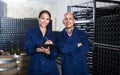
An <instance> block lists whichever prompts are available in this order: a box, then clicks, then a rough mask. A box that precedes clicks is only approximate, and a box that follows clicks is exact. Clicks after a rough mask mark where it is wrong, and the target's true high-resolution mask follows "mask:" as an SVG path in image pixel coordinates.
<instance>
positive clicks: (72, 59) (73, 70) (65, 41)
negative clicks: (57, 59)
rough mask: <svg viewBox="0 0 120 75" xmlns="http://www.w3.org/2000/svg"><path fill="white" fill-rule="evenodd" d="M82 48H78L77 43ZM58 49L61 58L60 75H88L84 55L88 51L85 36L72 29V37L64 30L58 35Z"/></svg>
mask: <svg viewBox="0 0 120 75" xmlns="http://www.w3.org/2000/svg"><path fill="white" fill-rule="evenodd" d="M80 42H81V43H82V46H80V47H78V43H80ZM57 43H58V45H59V46H58V47H59V50H60V52H61V57H62V61H61V62H62V75H89V72H88V66H87V62H86V54H87V53H88V51H89V50H90V47H89V42H88V39H87V36H86V34H85V33H84V32H83V31H81V30H78V29H77V28H74V29H73V31H72V36H70V37H69V36H68V34H67V32H66V30H65V29H64V30H63V31H62V32H60V33H59V35H58V42H57Z"/></svg>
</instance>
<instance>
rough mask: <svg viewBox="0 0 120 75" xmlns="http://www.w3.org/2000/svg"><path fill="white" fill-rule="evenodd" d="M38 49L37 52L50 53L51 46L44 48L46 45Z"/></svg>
mask: <svg viewBox="0 0 120 75" xmlns="http://www.w3.org/2000/svg"><path fill="white" fill-rule="evenodd" d="M36 51H37V52H42V53H45V54H48V55H49V54H50V47H48V48H44V47H40V48H36Z"/></svg>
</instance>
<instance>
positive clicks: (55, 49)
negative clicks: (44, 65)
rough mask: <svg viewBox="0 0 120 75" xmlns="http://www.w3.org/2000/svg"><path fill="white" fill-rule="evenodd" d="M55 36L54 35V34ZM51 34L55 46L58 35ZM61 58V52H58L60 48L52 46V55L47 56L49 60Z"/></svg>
mask: <svg viewBox="0 0 120 75" xmlns="http://www.w3.org/2000/svg"><path fill="white" fill-rule="evenodd" d="M52 34H54V33H52ZM52 34H51V40H52V41H53V43H54V44H56V35H52ZM58 56H59V51H58V47H57V46H56V45H55V46H51V47H50V55H47V57H48V58H49V59H56V58H57V57H58Z"/></svg>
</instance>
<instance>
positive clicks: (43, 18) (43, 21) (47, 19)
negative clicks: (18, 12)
mask: <svg viewBox="0 0 120 75" xmlns="http://www.w3.org/2000/svg"><path fill="white" fill-rule="evenodd" d="M38 20H39V25H40V26H41V27H43V28H46V26H47V25H48V23H49V22H50V16H49V15H48V14H47V13H43V14H42V15H41V16H40V18H38Z"/></svg>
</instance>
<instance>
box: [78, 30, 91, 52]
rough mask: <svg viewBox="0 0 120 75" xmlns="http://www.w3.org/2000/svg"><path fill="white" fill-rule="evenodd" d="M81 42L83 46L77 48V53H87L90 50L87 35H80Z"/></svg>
mask: <svg viewBox="0 0 120 75" xmlns="http://www.w3.org/2000/svg"><path fill="white" fill-rule="evenodd" d="M81 42H82V44H83V45H82V46H81V47H79V51H81V53H83V54H86V53H88V51H89V50H90V44H89V41H88V38H87V35H86V34H85V33H84V32H83V33H82V37H81Z"/></svg>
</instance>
